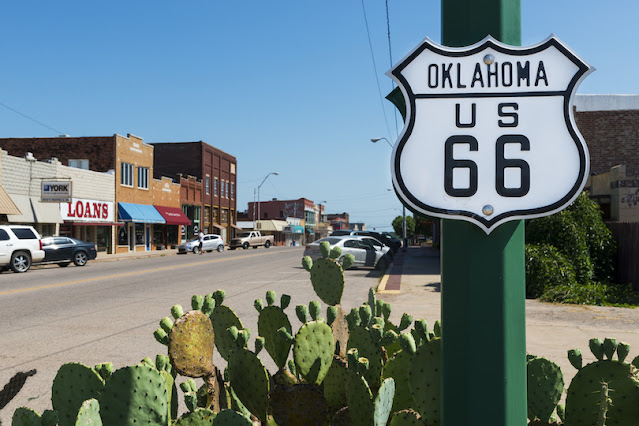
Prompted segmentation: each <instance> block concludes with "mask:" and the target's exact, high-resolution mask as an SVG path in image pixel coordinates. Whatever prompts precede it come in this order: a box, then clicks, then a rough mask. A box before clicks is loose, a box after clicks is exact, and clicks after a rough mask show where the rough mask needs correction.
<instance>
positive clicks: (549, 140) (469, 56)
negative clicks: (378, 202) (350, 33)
mask: <svg viewBox="0 0 639 426" xmlns="http://www.w3.org/2000/svg"><path fill="white" fill-rule="evenodd" d="M592 71H593V68H591V67H590V66H589V65H588V64H587V63H586V62H584V61H583V60H582V59H581V58H579V57H578V56H577V55H576V54H575V53H573V52H572V51H571V50H570V49H569V48H568V47H566V46H565V45H564V44H563V43H562V42H561V41H559V39H557V38H556V37H554V36H551V37H550V38H548V39H547V40H546V41H544V42H542V43H540V44H539V45H536V46H531V47H514V46H509V45H506V44H503V43H500V42H499V41H497V40H495V39H493V38H492V37H487V38H485V39H484V40H482V41H481V42H479V43H477V44H475V45H472V46H468V47H464V48H449V47H444V46H440V45H437V44H435V43H433V42H432V41H431V40H429V39H426V40H424V41H423V42H422V43H421V44H420V45H419V46H418V47H417V48H415V49H414V50H413V51H412V52H411V53H409V54H408V55H407V56H406V57H405V58H404V59H402V61H401V62H400V63H399V64H397V65H396V66H395V67H394V68H392V69H391V70H390V71H389V72H388V75H389V76H390V77H391V78H393V80H395V81H396V82H397V84H398V86H399V87H400V89H401V90H402V93H403V95H404V99H405V100H406V103H407V105H406V122H405V126H404V130H403V132H402V134H401V135H400V138H399V141H398V142H397V143H396V144H395V147H394V149H393V155H392V159H391V168H392V174H393V184H394V187H395V190H396V191H397V193H398V194H399V196H400V197H401V198H402V200H403V202H404V203H405V204H407V205H409V206H411V207H412V208H413V209H414V210H416V211H419V212H422V213H424V214H426V215H429V216H437V217H442V218H448V219H459V220H466V221H469V222H472V223H474V224H476V225H477V226H479V227H481V228H482V229H483V230H484V231H485V232H486V233H487V234H488V233H490V232H491V231H492V230H494V229H495V228H496V227H497V226H499V225H500V224H502V223H504V222H506V221H509V220H515V219H522V218H533V217H539V216H546V215H550V214H552V213H555V212H557V211H559V210H561V209H563V208H565V207H567V206H568V205H569V204H570V203H571V202H572V201H573V200H574V199H575V198H576V197H577V195H579V193H580V192H581V190H582V189H583V187H584V185H585V183H586V179H587V177H588V170H589V165H590V160H589V156H588V149H587V147H586V144H585V143H584V141H583V138H582V137H581V135H580V134H579V131H578V130H577V127H576V126H575V122H574V117H573V111H572V98H573V96H574V93H575V92H576V90H577V87H578V85H579V83H580V82H581V81H582V80H583V78H584V77H585V76H586V75H588V74H589V73H590V72H592Z"/></svg>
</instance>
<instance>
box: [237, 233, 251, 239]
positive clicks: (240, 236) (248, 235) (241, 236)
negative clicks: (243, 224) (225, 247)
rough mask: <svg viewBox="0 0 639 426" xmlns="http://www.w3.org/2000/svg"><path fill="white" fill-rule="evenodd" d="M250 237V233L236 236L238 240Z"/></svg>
mask: <svg viewBox="0 0 639 426" xmlns="http://www.w3.org/2000/svg"><path fill="white" fill-rule="evenodd" d="M250 236H251V233H250V232H242V233H241V234H240V235H238V238H245V237H250Z"/></svg>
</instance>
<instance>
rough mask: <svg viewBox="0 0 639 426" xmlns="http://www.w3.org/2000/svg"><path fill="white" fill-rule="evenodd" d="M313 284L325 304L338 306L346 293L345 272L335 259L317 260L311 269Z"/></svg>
mask: <svg viewBox="0 0 639 426" xmlns="http://www.w3.org/2000/svg"><path fill="white" fill-rule="evenodd" d="M311 283H312V284H313V290H315V293H316V294H317V296H318V297H319V298H320V299H322V301H323V302H324V303H326V304H327V305H337V304H339V303H340V301H341V300H342V293H343V292H344V270H343V269H342V267H341V265H340V264H339V263H337V262H336V261H335V260H333V259H323V258H322V259H317V260H316V261H315V262H314V263H313V267H312V268H311Z"/></svg>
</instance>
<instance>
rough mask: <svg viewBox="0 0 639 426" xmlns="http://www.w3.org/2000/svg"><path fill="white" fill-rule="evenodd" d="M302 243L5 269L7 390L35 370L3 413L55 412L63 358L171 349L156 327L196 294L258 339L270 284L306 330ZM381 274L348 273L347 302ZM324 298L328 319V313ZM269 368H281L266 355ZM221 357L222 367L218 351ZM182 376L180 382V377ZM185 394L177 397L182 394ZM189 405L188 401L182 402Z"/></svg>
mask: <svg viewBox="0 0 639 426" xmlns="http://www.w3.org/2000/svg"><path fill="white" fill-rule="evenodd" d="M303 251H304V248H303V247H271V248H269V249H264V248H259V249H256V250H250V249H249V250H235V251H225V252H223V253H217V252H213V253H205V254H203V255H201V256H199V255H193V254H188V255H172V256H163V257H154V258H147V259H131V260H119V261H115V262H89V263H88V265H87V266H85V267H82V268H79V267H74V266H73V265H71V266H69V267H67V268H60V267H58V266H56V265H50V266H46V267H37V268H33V269H31V270H29V271H28V272H26V273H23V274H15V273H11V272H5V273H3V274H0V324H2V325H1V329H0V330H1V331H0V388H1V387H2V386H4V385H5V383H7V382H8V381H9V379H10V378H11V377H12V376H13V374H15V373H16V372H18V371H27V370H31V369H34V368H35V369H37V370H38V372H37V374H36V375H35V376H33V377H30V378H29V379H28V380H27V383H26V385H25V387H24V388H23V389H22V391H20V393H19V394H18V396H17V397H16V398H15V399H14V400H13V401H12V402H11V403H10V404H9V405H8V406H6V407H5V408H4V409H3V410H2V411H0V421H2V422H3V423H4V424H7V425H8V424H11V415H12V414H13V411H14V410H15V409H16V408H17V407H20V406H24V405H26V406H28V407H30V408H33V409H35V410H37V411H38V412H42V411H44V410H45V409H48V408H51V385H52V383H53V378H54V377H55V374H56V372H57V370H58V368H59V367H60V365H62V364H63V363H65V362H81V363H83V364H86V365H89V366H93V365H95V364H98V363H101V362H107V361H110V362H112V363H113V364H114V367H115V368H116V369H117V368H120V367H123V366H126V365H131V364H135V363H137V362H139V361H140V360H141V359H142V358H144V357H146V356H149V357H151V358H153V359H154V358H155V355H156V354H158V353H162V354H166V348H165V347H164V346H163V345H161V344H159V343H157V341H156V340H155V338H154V337H153V332H154V331H155V330H156V329H157V328H158V327H159V321H160V320H161V319H162V318H163V317H165V316H171V313H170V310H171V306H173V305H174V304H177V303H179V304H181V305H182V306H183V307H184V310H185V311H186V310H189V309H190V304H191V302H190V301H191V296H192V295H194V294H202V295H204V294H207V293H211V292H213V291H215V290H217V289H224V290H225V291H226V295H227V296H226V300H225V302H224V303H225V304H226V305H228V306H230V307H231V308H232V309H234V310H235V312H236V313H237V314H238V316H239V317H240V319H241V320H242V322H243V324H244V326H245V327H248V328H250V329H251V342H250V343H249V345H250V347H251V348H253V341H254V337H255V336H256V335H257V311H256V310H255V308H254V307H253V301H254V300H255V299H256V298H262V299H265V294H266V291H267V290H275V291H277V295H278V297H277V304H278V305H279V298H280V295H281V294H283V293H286V294H289V295H291V297H292V299H291V303H290V305H289V307H288V308H287V309H286V312H287V313H288V315H289V318H290V320H291V325H292V326H293V330H297V329H298V328H299V326H300V323H299V321H298V320H297V317H296V315H295V305H298V304H301V303H304V304H308V302H309V301H311V300H319V299H318V298H317V296H315V293H314V292H313V288H312V285H311V283H310V279H309V278H310V274H309V273H308V272H307V271H306V270H304V269H303V268H302V267H301V258H302V256H303ZM379 277H380V273H379V272H378V271H375V270H372V269H368V268H361V269H354V270H349V271H347V272H346V284H347V285H346V289H345V290H344V296H343V298H342V302H343V304H344V306H345V307H348V309H349V310H350V307H354V306H359V305H360V304H361V303H362V302H364V301H366V298H367V295H368V289H369V288H371V287H374V286H376V285H377V282H378V280H379ZM325 312H326V306H325V305H324V304H322V316H324V317H325V316H326V314H325ZM260 355H261V358H262V360H263V362H264V363H265V365H266V367H267V368H268V369H269V370H270V371H275V370H274V364H273V363H272V362H271V360H270V357H269V356H268V354H267V353H266V351H263V352H262V353H261V354H260ZM214 362H215V363H216V364H217V365H218V366H219V365H222V366H224V365H225V363H224V362H222V359H221V357H219V355H218V354H217V352H216V358H214ZM182 380H183V379H182V378H180V379H179V381H182ZM181 399H182V397H181V396H180V400H181ZM180 402H182V401H180Z"/></svg>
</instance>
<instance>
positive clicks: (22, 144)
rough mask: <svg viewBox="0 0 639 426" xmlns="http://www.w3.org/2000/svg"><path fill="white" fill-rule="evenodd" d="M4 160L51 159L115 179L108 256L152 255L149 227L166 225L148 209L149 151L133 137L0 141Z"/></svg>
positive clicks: (150, 197)
mask: <svg viewBox="0 0 639 426" xmlns="http://www.w3.org/2000/svg"><path fill="white" fill-rule="evenodd" d="M0 147H1V148H3V149H5V150H6V151H7V152H8V153H9V154H10V155H13V156H18V157H24V156H25V155H26V154H27V152H31V153H33V156H34V157H35V158H40V159H49V158H51V157H56V158H57V159H58V160H59V161H60V163H61V164H62V165H66V166H70V167H74V168H79V169H86V170H92V171H97V172H110V173H113V174H114V175H115V179H114V190H115V200H116V206H115V220H116V221H117V222H116V223H114V224H115V225H116V226H117V229H116V236H115V238H114V240H113V246H114V251H115V252H117V253H121V252H128V251H146V250H154V249H155V246H154V245H153V239H152V235H153V226H154V225H160V224H165V223H166V221H165V219H164V218H163V217H162V215H160V213H159V212H158V211H157V210H156V209H155V208H154V207H153V195H152V191H151V178H152V177H153V176H155V174H154V173H153V146H151V145H148V144H145V143H144V142H143V141H142V138H139V137H137V136H134V135H131V134H129V135H127V136H126V137H125V136H121V135H117V134H116V135H113V136H100V137H67V136H64V137H58V138H1V139H0Z"/></svg>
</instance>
